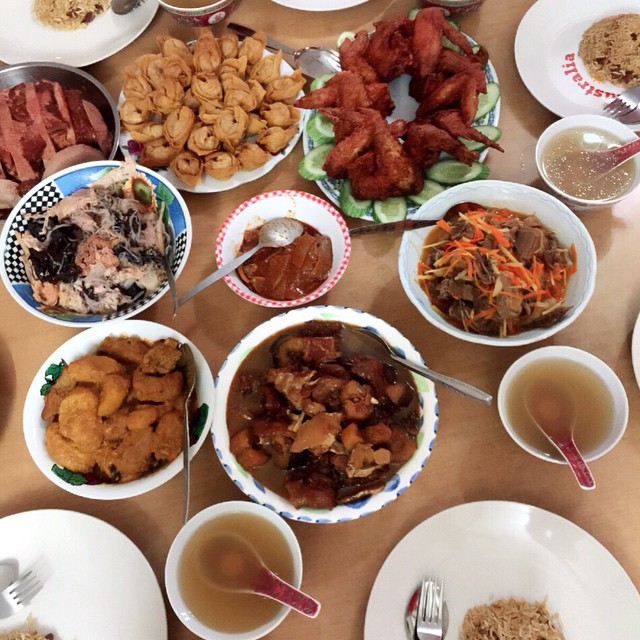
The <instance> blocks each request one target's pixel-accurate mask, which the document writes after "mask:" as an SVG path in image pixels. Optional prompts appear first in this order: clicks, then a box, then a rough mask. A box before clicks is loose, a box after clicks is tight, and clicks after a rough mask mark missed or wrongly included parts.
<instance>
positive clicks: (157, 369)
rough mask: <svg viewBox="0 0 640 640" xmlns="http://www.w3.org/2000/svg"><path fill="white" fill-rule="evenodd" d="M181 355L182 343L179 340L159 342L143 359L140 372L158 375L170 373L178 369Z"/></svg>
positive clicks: (170, 339)
mask: <svg viewBox="0 0 640 640" xmlns="http://www.w3.org/2000/svg"><path fill="white" fill-rule="evenodd" d="M180 355H181V351H180V343H179V342H178V341H177V340H174V339H173V338H167V339H166V340H158V341H157V342H155V343H154V344H153V346H152V347H151V349H149V351H147V353H145V355H144V357H143V358H142V361H141V362H140V371H142V372H143V373H149V374H156V375H164V374H166V373H170V372H171V371H173V370H174V369H175V368H176V365H177V364H178V361H179V360H180Z"/></svg>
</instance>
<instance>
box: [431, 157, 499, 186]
mask: <svg viewBox="0 0 640 640" xmlns="http://www.w3.org/2000/svg"><path fill="white" fill-rule="evenodd" d="M488 175H489V167H487V165H486V164H482V162H473V163H472V164H471V165H468V164H465V163H464V162H460V161H459V160H440V162H436V163H435V164H434V165H432V166H431V167H429V169H427V178H428V179H429V180H435V181H436V182H439V183H440V184H460V183H462V182H471V180H483V179H484V178H486V177H487V176H488Z"/></svg>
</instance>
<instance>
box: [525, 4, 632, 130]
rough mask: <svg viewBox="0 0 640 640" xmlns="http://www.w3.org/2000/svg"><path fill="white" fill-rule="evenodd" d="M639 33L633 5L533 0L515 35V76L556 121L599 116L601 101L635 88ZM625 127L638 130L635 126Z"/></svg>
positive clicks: (605, 101)
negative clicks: (556, 117) (568, 117)
mask: <svg viewBox="0 0 640 640" xmlns="http://www.w3.org/2000/svg"><path fill="white" fill-rule="evenodd" d="M639 28H640V10H639V9H638V3H637V2H636V1H635V0H592V2H589V3H586V4H585V3H584V2H582V0H566V1H565V2H556V1H555V0H538V2H535V3H534V4H533V5H532V6H531V8H530V9H529V10H528V11H527V13H526V14H525V15H524V17H523V18H522V20H521V22H520V25H519V26H518V31H517V33H516V38H515V59H516V66H517V68H518V72H519V73H520V77H521V78H522V81H523V82H524V84H525V86H526V87H527V89H529V91H530V92H531V94H532V95H533V97H534V98H535V99H536V100H537V101H538V102H540V104H542V105H543V106H544V107H546V108H547V109H549V111H551V112H553V113H555V114H556V115H558V116H561V117H565V116H571V115H574V114H578V113H598V114H599V113H602V108H603V107H604V105H605V104H606V103H607V102H610V101H611V100H612V99H613V98H615V97H616V96H617V95H619V94H620V93H622V92H623V91H624V90H625V89H626V88H629V87H632V86H636V85H639V84H640V48H639V47H638V43H637V34H638V29H639ZM634 34H635V35H634ZM630 126H631V128H632V129H634V130H635V131H639V130H640V122H638V123H636V124H634V125H630Z"/></svg>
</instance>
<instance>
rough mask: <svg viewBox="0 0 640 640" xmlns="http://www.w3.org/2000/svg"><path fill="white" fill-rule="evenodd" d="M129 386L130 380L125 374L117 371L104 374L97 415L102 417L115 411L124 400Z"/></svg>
mask: <svg viewBox="0 0 640 640" xmlns="http://www.w3.org/2000/svg"><path fill="white" fill-rule="evenodd" d="M130 388H131V381H130V380H129V378H128V377H127V376H123V375H120V374H117V373H113V374H110V375H108V376H106V377H105V379H104V382H103V383H102V388H101V389H100V403H99V404H98V415H99V416H100V417H103V418H104V417H107V416H110V415H111V414H113V413H115V412H116V411H117V410H118V409H119V408H120V407H121V406H122V403H123V402H124V401H125V400H126V398H127V395H128V393H129V389H130Z"/></svg>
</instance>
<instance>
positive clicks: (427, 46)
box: [411, 7, 445, 78]
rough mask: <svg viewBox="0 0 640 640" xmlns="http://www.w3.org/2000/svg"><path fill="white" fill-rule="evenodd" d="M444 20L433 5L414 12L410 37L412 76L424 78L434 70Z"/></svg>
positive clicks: (440, 12)
mask: <svg viewBox="0 0 640 640" xmlns="http://www.w3.org/2000/svg"><path fill="white" fill-rule="evenodd" d="M444 21H445V20H444V17H443V13H442V11H441V10H440V9H438V8H435V7H434V8H427V9H423V10H422V11H418V13H417V14H416V16H415V19H414V21H413V36H412V38H411V52H412V53H413V72H414V73H413V75H414V76H418V77H420V78H424V77H426V76H428V75H429V74H430V73H432V72H433V71H434V70H435V67H436V63H437V62H438V56H439V55H440V50H441V49H442V31H443V29H444V26H443V23H444Z"/></svg>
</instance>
